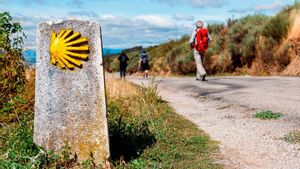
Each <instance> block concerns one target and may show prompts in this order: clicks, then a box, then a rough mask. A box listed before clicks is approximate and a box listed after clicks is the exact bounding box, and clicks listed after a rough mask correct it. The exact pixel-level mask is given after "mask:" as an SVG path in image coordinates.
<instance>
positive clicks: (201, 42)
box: [189, 21, 210, 81]
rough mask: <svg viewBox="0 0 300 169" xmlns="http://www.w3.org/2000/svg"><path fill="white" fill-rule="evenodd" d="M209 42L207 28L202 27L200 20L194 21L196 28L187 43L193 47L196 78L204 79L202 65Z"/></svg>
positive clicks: (204, 73) (204, 74) (204, 72)
mask: <svg viewBox="0 0 300 169" xmlns="http://www.w3.org/2000/svg"><path fill="white" fill-rule="evenodd" d="M209 42H210V36H209V33H208V30H207V29H205V28H204V27H203V22H202V21H197V22H196V29H195V30H194V31H193V32H192V35H191V38H190V40H189V44H190V47H191V49H193V53H194V58H195V62H196V67H197V75H196V80H201V81H205V80H206V79H205V77H206V71H205V69H204V67H203V60H204V57H205V52H206V50H207V48H208V45H209Z"/></svg>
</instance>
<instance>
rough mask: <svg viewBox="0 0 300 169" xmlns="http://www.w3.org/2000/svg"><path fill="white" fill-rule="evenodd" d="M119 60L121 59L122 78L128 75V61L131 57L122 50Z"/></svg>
mask: <svg viewBox="0 0 300 169" xmlns="http://www.w3.org/2000/svg"><path fill="white" fill-rule="evenodd" d="M118 60H119V61H120V78H121V79H122V78H125V76H126V68H127V61H128V60H129V58H128V56H127V55H126V54H125V53H124V52H122V53H121V55H120V56H119V57H118Z"/></svg>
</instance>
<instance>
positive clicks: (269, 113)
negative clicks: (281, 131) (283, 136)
mask: <svg viewBox="0 0 300 169" xmlns="http://www.w3.org/2000/svg"><path fill="white" fill-rule="evenodd" d="M282 116H283V114H282V113H273V112H272V111H262V112H258V113H255V115H254V117H256V118H258V119H262V120H269V119H278V118H280V117H282Z"/></svg>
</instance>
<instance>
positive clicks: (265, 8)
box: [253, 1, 284, 11]
mask: <svg viewBox="0 0 300 169" xmlns="http://www.w3.org/2000/svg"><path fill="white" fill-rule="evenodd" d="M283 7H284V5H283V4H282V3H281V2H279V1H275V2H273V3H272V4H263V5H257V6H255V7H254V8H253V9H254V10H255V11H274V10H279V9H281V8H283Z"/></svg>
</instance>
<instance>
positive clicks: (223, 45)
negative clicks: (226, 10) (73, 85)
mask: <svg viewBox="0 0 300 169" xmlns="http://www.w3.org/2000/svg"><path fill="white" fill-rule="evenodd" d="M299 11H300V3H299V2H295V4H294V5H292V6H288V7H286V8H285V9H283V10H282V11H280V12H279V13H278V14H277V15H275V16H265V15H260V14H255V15H249V16H246V17H243V18H240V19H238V20H230V19H229V20H228V21H227V23H226V24H213V25H209V26H208V30H209V32H210V34H211V37H212V42H211V44H210V47H209V49H208V50H207V53H206V57H205V67H206V70H207V71H208V73H209V74H220V73H231V74H250V75H290V76H300V59H299V53H300V49H299V46H300V35H299V27H300V21H299V18H300V12H299ZM188 39H189V36H188V35H185V36H183V37H182V38H180V39H178V40H171V41H169V42H167V43H164V44H161V45H158V46H153V47H149V48H147V49H146V50H147V52H148V53H149V56H150V65H151V68H152V72H153V73H155V74H159V75H165V74H192V73H195V71H196V67H195V63H194V59H193V55H192V52H191V50H190V48H189V45H188ZM139 53H140V49H139V48H135V49H132V50H129V51H128V52H127V54H128V56H129V58H130V62H129V66H128V71H129V72H130V73H133V72H136V71H137V67H138V57H139ZM105 65H106V69H107V70H108V71H117V70H118V61H117V60H116V56H112V57H109V58H107V59H106V64H105Z"/></svg>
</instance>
